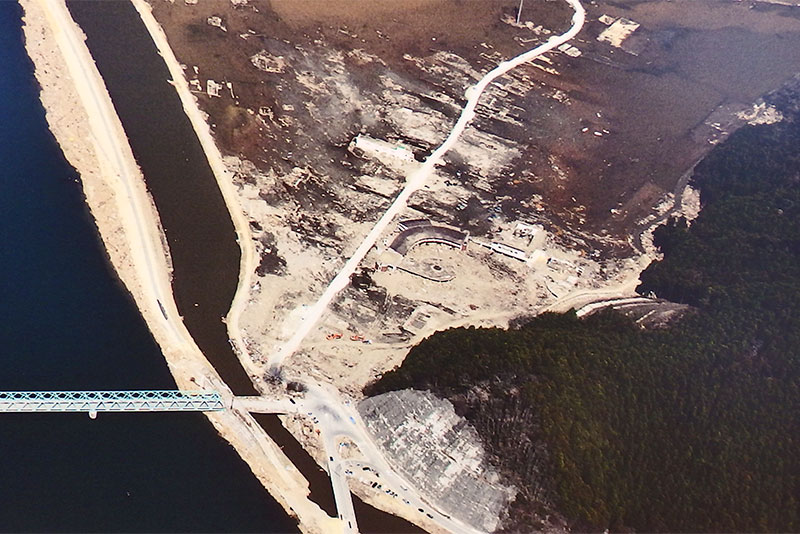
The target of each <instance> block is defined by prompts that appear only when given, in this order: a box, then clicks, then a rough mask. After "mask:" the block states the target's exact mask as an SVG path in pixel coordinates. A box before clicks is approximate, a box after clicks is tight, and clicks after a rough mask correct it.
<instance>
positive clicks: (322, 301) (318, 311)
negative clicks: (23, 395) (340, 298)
mask: <svg viewBox="0 0 800 534" xmlns="http://www.w3.org/2000/svg"><path fill="white" fill-rule="evenodd" d="M565 1H566V2H567V3H568V4H569V5H570V6H571V7H572V8H573V9H574V11H575V13H574V14H573V16H572V26H571V27H570V29H569V30H567V32H566V33H564V34H562V35H557V36H553V37H550V38H549V39H548V40H547V41H546V42H545V43H543V44H541V45H539V46H537V47H536V48H534V49H533V50H529V51H528V52H525V53H524V54H521V55H519V56H517V57H515V58H513V59H510V60H508V61H504V62H502V63H500V64H499V65H498V66H497V67H495V68H494V69H492V70H491V71H489V72H488V73H487V74H486V75H485V76H484V77H483V78H481V80H480V81H479V82H478V83H477V84H475V85H474V86H472V87H470V88H468V89H467V92H466V96H467V104H466V105H465V106H464V109H463V110H462V111H461V115H460V116H459V118H458V121H457V122H456V124H455V126H453V129H452V130H451V131H450V134H449V135H448V136H447V139H445V140H444V142H443V143H442V144H441V145H440V146H439V148H437V149H436V150H434V151H433V153H432V154H431V155H430V156H428V158H427V159H426V160H425V161H424V162H423V163H422V166H421V167H419V168H418V169H417V170H416V171H414V172H413V174H411V175H410V176H408V177H407V178H406V185H405V187H404V188H403V190H402V191H401V192H400V194H399V195H398V196H397V198H396V199H395V200H394V202H392V205H391V206H389V209H388V210H386V212H385V213H384V214H383V216H382V217H381V218H380V219H379V220H378V222H377V223H375V226H373V227H372V230H370V232H369V234H367V236H366V237H365V238H364V240H363V241H362V242H361V244H360V245H359V246H358V248H357V249H356V251H355V252H354V253H353V255H352V256H351V257H350V258H349V259H348V260H347V262H346V263H345V265H344V267H343V268H342V270H341V271H339V273H338V274H337V275H336V276H335V277H334V278H333V280H332V281H331V283H330V284H329V285H328V287H327V288H326V289H325V291H324V292H323V294H322V296H321V297H320V298H319V300H317V302H316V303H314V304H313V305H312V306H309V307H308V309H307V310H306V312H305V314H304V316H303V320H302V321H301V322H300V326H299V328H298V329H297V330H296V331H295V333H294V335H292V337H291V338H290V339H289V340H288V341H287V342H286V343H284V344H282V345H281V346H280V347H279V348H278V350H277V351H276V352H275V353H273V354H272V355H271V356H270V358H269V363H270V366H271V367H273V368H279V367H280V366H281V364H282V363H283V361H284V360H285V359H286V358H288V357H289V356H291V355H292V354H294V353H295V352H296V351H297V349H298V348H299V347H300V344H301V343H302V342H303V340H304V339H305V338H306V336H308V334H309V333H310V332H311V330H312V329H313V328H314V326H315V325H316V324H317V321H319V319H320V317H322V315H323V314H324V313H325V310H327V309H328V306H329V305H330V303H331V302H332V301H333V299H334V298H335V297H336V295H338V294H339V292H341V291H342V290H343V289H344V288H346V287H347V286H348V285H349V284H350V276H351V275H352V274H353V273H354V272H355V271H356V269H357V268H358V266H359V264H360V263H361V261H362V260H363V259H364V257H365V256H366V255H367V253H368V252H369V251H370V249H371V248H372V247H373V246H374V245H375V243H376V242H377V241H378V238H379V237H380V236H381V234H383V232H384V230H386V228H387V227H388V226H389V224H390V223H391V222H392V220H394V218H395V217H396V216H397V215H399V214H400V213H401V212H402V211H403V210H404V209H405V207H406V205H407V204H408V199H409V197H411V195H412V194H414V193H415V192H416V191H418V190H419V189H421V188H422V187H423V186H424V185H425V183H426V182H427V181H428V178H429V177H430V175H431V174H433V172H434V170H435V168H436V166H437V165H438V164H439V163H441V161H442V157H443V156H444V155H445V154H446V153H447V152H448V151H449V150H450V149H451V148H452V147H453V145H454V144H455V143H456V141H458V138H459V137H460V136H461V134H462V133H463V132H464V130H465V129H466V127H467V125H469V123H470V121H471V120H472V119H473V118H474V117H475V108H476V107H477V105H478V100H480V97H481V95H482V94H483V92H484V91H485V90H486V88H487V87H488V86H489V84H490V83H492V82H493V81H494V80H495V79H497V78H499V77H500V76H502V75H504V74H506V73H507V72H508V71H510V70H511V69H513V68H515V67H518V66H520V65H522V64H524V63H528V62H530V61H532V60H534V59H535V58H537V57H539V56H541V55H542V54H544V53H546V52H549V51H550V50H553V49H554V48H556V47H558V46H560V45H562V44H564V43H566V42H567V41H569V40H570V39H572V38H573V37H575V36H576V35H577V34H578V32H579V31H580V30H581V28H582V27H583V24H584V22H585V20H586V11H585V10H584V9H583V6H582V5H581V3H580V0H565Z"/></svg>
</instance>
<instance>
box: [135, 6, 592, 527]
mask: <svg viewBox="0 0 800 534" xmlns="http://www.w3.org/2000/svg"><path fill="white" fill-rule="evenodd" d="M132 1H133V4H134V5H135V7H136V9H137V10H138V12H139V14H140V16H141V17H142V20H143V21H144V22H145V25H146V26H147V28H148V31H149V32H150V34H151V36H152V38H153V40H154V42H155V43H156V45H157V47H158V49H159V51H160V53H161V55H162V56H163V57H164V59H165V62H166V64H167V66H168V68H169V70H170V74H171V76H172V78H173V83H174V86H175V87H176V90H177V92H178V94H179V96H180V98H181V101H182V103H183V107H184V110H185V112H186V114H187V116H188V117H189V118H190V120H191V122H192V125H193V127H194V129H195V131H196V132H197V135H198V137H199V139H200V141H201V143H202V145H203V148H204V150H205V152H206V155H207V158H208V160H209V163H210V165H211V168H212V170H213V172H214V175H215V177H216V179H217V181H218V184H219V187H220V190H221V191H222V193H223V196H224V198H225V201H226V204H227V206H228V209H229V211H230V212H231V217H232V220H233V222H234V226H235V228H236V232H237V235H238V238H239V245H240V247H241V249H242V255H241V263H240V279H239V284H238V287H237V292H236V295H235V297H234V300H233V303H232V306H231V309H230V312H229V313H228V315H227V318H226V320H227V326H228V332H229V336H230V339H231V341H232V342H233V344H234V347H235V349H236V351H237V353H238V355H239V358H240V360H241V363H242V365H243V366H245V367H246V368H247V369H248V371H249V372H250V374H253V373H254V372H259V369H257V368H256V367H255V366H254V365H253V360H252V359H251V358H250V357H249V354H248V351H247V347H246V345H245V343H244V340H243V335H242V332H241V330H240V328H239V317H240V315H241V313H242V312H243V309H244V306H245V304H246V301H247V298H248V295H249V291H250V288H251V285H252V282H253V277H254V274H255V269H256V262H257V257H256V251H255V247H254V244H253V240H252V237H251V233H250V227H249V224H248V221H247V219H246V218H245V216H244V212H243V210H242V208H241V206H240V204H239V200H238V195H237V192H236V190H235V189H234V187H233V181H232V177H231V176H230V174H229V173H228V171H227V169H226V167H225V165H224V163H223V161H222V156H221V154H220V152H219V149H218V148H217V146H216V144H215V143H214V141H213V138H212V136H211V132H210V129H209V126H208V124H207V122H206V119H205V117H204V115H203V114H202V113H201V112H200V110H199V108H198V107H197V102H196V100H195V97H194V96H193V95H192V94H191V92H190V90H189V86H188V83H187V81H186V79H185V77H184V73H183V69H182V68H181V65H180V63H179V62H178V61H177V59H176V57H175V56H174V53H173V51H172V49H171V47H170V46H169V43H168V41H167V38H166V35H165V33H164V32H163V30H162V28H161V27H160V25H159V24H158V23H157V21H156V20H155V19H154V18H153V16H152V13H151V10H150V7H149V5H148V4H147V3H146V2H145V1H144V0H132ZM565 1H566V2H567V3H568V4H569V5H570V6H571V7H572V8H573V10H574V15H573V18H572V24H571V27H570V28H569V29H568V30H567V32H565V33H564V34H562V35H559V36H553V37H551V38H550V39H548V40H547V41H546V42H545V43H543V44H541V45H539V46H537V47H536V48H534V49H532V50H529V51H527V52H525V53H523V54H521V55H519V56H517V57H515V58H513V59H511V60H509V61H506V62H503V63H501V64H500V65H498V66H497V67H496V68H494V69H493V70H492V71H490V72H489V73H488V74H487V75H486V76H484V77H483V78H482V79H481V80H480V81H479V82H478V83H477V84H476V85H475V86H473V87H471V88H470V89H469V90H468V93H467V98H468V100H467V104H466V106H465V107H464V109H463V111H462V113H461V115H460V117H459V119H458V121H457V122H456V124H455V125H454V127H453V129H452V130H451V131H450V132H449V135H448V136H447V138H446V140H445V141H444V143H443V144H442V145H441V146H439V147H438V148H437V149H436V150H435V151H434V152H433V153H432V154H431V155H430V156H429V157H428V158H427V159H426V161H425V162H424V163H423V164H422V166H421V167H419V168H418V169H417V170H416V171H415V172H413V173H412V174H411V175H409V176H408V177H407V180H406V185H405V187H404V189H403V190H402V191H401V192H400V194H399V195H398V196H397V197H396V198H395V200H394V201H393V203H392V204H391V206H390V207H389V209H388V210H387V211H386V212H385V213H384V214H383V215H382V217H381V218H380V219H379V220H378V221H377V222H376V223H375V225H374V226H373V227H372V228H371V230H370V231H369V232H368V233H367V235H366V236H365V238H364V239H363V240H362V241H361V243H360V244H359V246H358V247H357V248H356V250H355V252H354V253H353V254H352V255H351V256H350V257H349V259H347V261H346V263H345V265H344V267H343V268H342V270H341V271H339V273H338V274H337V275H336V276H335V277H334V278H333V279H332V280H331V282H330V284H329V285H328V287H327V288H326V289H325V291H324V292H323V293H322V295H321V296H320V297H319V298H318V300H317V301H316V303H315V304H314V305H313V306H310V307H309V308H308V310H307V311H306V313H305V314H304V317H303V320H302V321H301V322H300V326H299V328H297V329H296V330H295V332H294V334H293V335H292V336H291V338H290V339H289V340H287V342H286V343H284V344H283V345H281V346H280V347H279V348H278V350H277V351H276V352H275V353H273V354H272V356H271V358H270V361H269V364H270V365H271V366H272V367H273V368H279V367H280V365H281V364H282V362H283V360H284V359H285V358H286V357H289V356H291V355H292V354H293V353H294V352H295V351H297V350H298V348H299V347H300V346H301V344H302V343H303V341H304V340H305V338H306V336H307V335H308V333H309V332H310V331H311V330H312V329H313V328H314V326H315V325H316V323H317V321H318V320H319V319H320V317H321V316H322V315H323V314H324V313H325V312H326V310H327V309H328V306H329V305H330V303H331V302H332V301H333V299H334V298H335V297H336V296H337V295H338V294H339V293H340V292H341V291H342V290H343V289H344V288H346V287H347V286H348V284H349V283H350V276H351V275H352V274H353V273H354V272H355V271H356V269H357V268H358V266H359V264H360V263H361V262H362V260H363V259H364V257H365V256H366V255H367V253H368V252H369V250H370V249H371V248H372V247H373V246H374V244H375V243H376V241H377V240H378V239H379V237H380V236H381V235H382V234H383V232H384V231H385V229H386V228H387V227H388V226H389V224H390V223H391V222H392V220H393V219H394V218H395V217H396V216H397V215H398V214H399V213H400V212H401V211H402V210H403V209H404V208H405V206H406V205H407V202H408V199H409V197H410V196H411V195H412V194H413V193H415V192H416V191H418V190H419V189H420V188H422V187H423V186H424V185H425V183H426V181H427V180H428V178H429V177H430V175H431V174H432V173H433V172H434V170H435V167H436V165H438V164H439V163H440V162H441V160H442V157H443V156H444V154H445V153H446V152H447V151H448V150H449V149H450V148H451V147H452V146H453V145H454V144H455V143H456V141H457V140H458V138H459V137H460V136H461V134H462V133H463V131H464V130H465V129H466V127H467V126H468V125H469V123H470V121H471V120H472V119H473V118H474V116H475V107H476V106H477V104H478V101H479V100H480V98H481V96H482V94H483V92H484V90H485V89H486V88H487V87H488V86H489V84H491V82H492V81H494V80H495V79H497V78H498V77H500V76H502V75H504V74H505V73H507V72H508V71H510V70H512V69H514V68H516V67H517V66H519V65H522V64H524V63H526V62H529V61H531V60H533V59H534V58H536V57H539V56H540V55H542V54H544V53H546V52H548V51H550V50H552V49H554V48H556V47H558V46H560V45H561V44H563V43H565V42H567V41H569V40H570V39H572V38H573V37H574V36H575V35H576V34H577V33H578V32H579V31H580V30H581V28H582V26H583V23H584V21H585V11H584V9H583V7H582V5H581V3H580V1H579V0H565ZM259 374H260V373H259ZM306 396H307V397H309V399H308V400H309V401H310V402H311V403H314V402H316V403H319V405H320V406H322V405H324V406H326V407H327V408H329V409H331V410H335V411H337V412H338V413H340V414H347V415H350V414H351V411H349V410H347V409H345V407H344V405H343V403H342V401H341V399H340V398H339V397H338V395H336V393H335V392H334V391H331V390H330V389H328V388H324V389H323V388H319V387H311V388H310V389H309V391H308V392H307V393H306ZM353 415H354V416H356V417H357V415H356V414H354V413H353ZM341 418H342V419H345V417H341ZM361 430H362V432H360V434H359V435H360V436H363V440H364V441H362V443H364V445H370V446H371V445H372V444H371V443H369V444H368V443H367V441H368V438H366V434H365V433H364V432H363V429H361ZM325 439H326V442H327V441H329V440H330V439H332V438H331V436H328V435H326V436H325ZM370 448H371V450H372V453H373V454H374V455H376V456H377V455H380V453H379V452H378V450H377V449H375V448H374V447H370ZM383 465H385V466H386V468H385V470H384V472H388V471H389V467H388V465H387V464H385V463H384V464H383ZM335 482H336V481H334V484H335ZM334 489H336V486H335V487H334ZM341 504H346V503H340V502H338V501H337V507H339V505H341ZM344 508H345V513H346V509H347V508H351V506H350V507H347V506H345V507H344ZM339 513H340V515H341V514H342V513H343V509H342V508H339ZM347 515H348V516H349V515H351V514H347ZM404 515H405V514H404ZM354 521H355V518H353V522H354ZM348 523H349V522H348ZM301 524H302V517H301ZM426 526H427V527H428V528H430V527H431V525H426ZM449 526H450V528H452V525H449ZM433 527H434V528H435V527H436V525H433ZM464 527H466V525H462V528H460V529H457V530H463V529H464ZM342 528H344V530H345V531H350V529H351V528H353V527H345V526H344V525H342V526H341V527H340V528H339V529H337V530H341V529H342ZM437 530H438V529H437Z"/></svg>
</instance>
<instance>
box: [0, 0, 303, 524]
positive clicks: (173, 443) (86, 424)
mask: <svg viewBox="0 0 800 534" xmlns="http://www.w3.org/2000/svg"><path fill="white" fill-rule="evenodd" d="M20 17H21V9H20V7H19V6H18V5H17V4H16V3H15V2H0V47H2V50H3V53H2V54H0V74H1V75H0V359H2V369H3V371H2V372H0V389H3V390H48V389H83V388H86V389H128V388H130V389H158V388H169V389H172V388H175V383H174V382H173V380H172V378H171V376H170V374H169V372H168V369H167V366H166V363H165V362H164V358H163V356H162V355H161V353H160V350H159V348H158V347H157V346H156V344H155V342H154V341H153V339H152V337H151V336H150V334H149V332H148V330H147V327H146V325H145V324H144V322H143V320H142V319H141V317H140V315H139V313H138V310H137V309H136V307H135V305H134V302H133V300H132V299H131V298H130V296H129V295H128V293H127V292H126V290H125V289H124V288H123V287H122V285H121V284H120V282H119V280H118V279H117V277H116V275H115V273H114V272H113V271H112V270H111V267H110V265H109V263H108V261H107V258H106V254H105V251H104V249H103V247H102V244H101V242H100V241H99V238H98V235H97V231H96V228H95V226H94V223H93V221H92V219H91V217H90V215H89V213H88V211H87V209H86V206H85V204H84V199H83V193H82V191H81V187H80V184H79V182H78V179H77V178H78V177H77V175H76V173H75V171H74V170H73V169H72V168H71V167H70V165H69V164H68V163H67V162H66V161H65V160H64V157H63V155H62V153H61V151H60V150H59V148H58V146H57V144H56V142H55V140H54V139H53V136H52V134H51V133H50V131H49V130H48V127H47V124H46V122H45V119H44V110H43V109H42V107H41V104H40V102H39V100H38V86H37V84H36V81H35V79H34V77H33V66H32V64H31V62H30V60H29V59H28V57H27V55H26V53H25V49H24V47H23V36H22V31H21V20H20ZM0 420H2V424H1V425H0V479H1V480H2V481H3V484H0V517H1V518H2V520H0V530H2V531H12V532H26V531H27V532H30V531H38V532H41V531H58V532H108V531H139V532H143V531H146V532H173V531H174V532H209V531H214V532H217V531H226V532H264V531H268V532H285V531H290V530H295V526H294V522H293V521H291V520H289V518H288V517H287V516H286V514H285V513H284V512H283V510H282V509H281V508H280V507H279V506H278V505H277V503H275V502H274V501H273V500H272V499H271V497H270V496H269V494H268V493H267V492H266V491H265V490H264V489H263V487H262V486H261V485H260V484H259V483H258V481H257V480H256V479H255V477H253V475H252V474H251V472H250V469H249V468H248V466H247V465H246V464H245V463H244V462H242V461H241V459H239V457H238V456H237V454H236V453H235V451H234V450H233V449H232V448H231V447H230V446H229V445H228V444H227V443H225V442H224V441H223V440H222V439H221V438H219V437H218V435H217V434H216V432H215V430H214V429H213V427H212V426H211V425H210V423H209V422H208V421H207V419H206V418H205V416H203V415H202V414H199V413H194V414H193V413H188V414H100V415H99V416H98V418H97V419H96V420H94V421H92V420H90V419H89V418H88V417H86V415H85V414H5V415H0Z"/></svg>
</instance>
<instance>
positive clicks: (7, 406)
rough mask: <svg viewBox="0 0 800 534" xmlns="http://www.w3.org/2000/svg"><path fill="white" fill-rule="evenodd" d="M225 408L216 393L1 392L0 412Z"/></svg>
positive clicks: (141, 391)
mask: <svg viewBox="0 0 800 534" xmlns="http://www.w3.org/2000/svg"><path fill="white" fill-rule="evenodd" d="M223 409H225V406H224V405H223V403H222V397H221V396H220V394H219V393H218V392H216V391H178V390H129V391H0V413H2V412H89V413H97V412H183V411H193V412H197V411H201V412H207V411H219V410H223Z"/></svg>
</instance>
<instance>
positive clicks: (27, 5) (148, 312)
mask: <svg viewBox="0 0 800 534" xmlns="http://www.w3.org/2000/svg"><path fill="white" fill-rule="evenodd" d="M21 3H22V6H23V8H24V10H25V18H24V31H25V36H26V47H27V50H28V53H29V55H30V57H31V59H32V60H33V63H34V66H35V75H36V78H37V80H38V81H39V83H40V85H41V87H42V90H41V100H42V103H43V105H44V108H45V110H46V115H47V120H48V123H49V124H50V127H51V130H52V131H53V133H54V135H55V137H56V139H57V140H58V142H59V144H60V146H61V148H62V150H63V151H64V154H65V156H66V157H67V159H68V161H69V162H70V163H71V164H72V165H73V166H74V167H75V168H76V169H77V170H78V172H79V173H80V176H81V181H82V183H83V188H84V192H85V195H86V201H87V204H88V205H89V208H90V210H91V213H92V215H93V217H94V218H95V221H96V224H97V227H98V231H99V233H100V236H101V238H102V240H103V242H104V244H105V246H106V250H107V251H108V254H109V258H110V261H111V262H112V264H113V266H114V268H115V270H116V271H117V273H118V274H119V276H120V279H121V280H122V282H123V283H124V284H125V286H126V287H127V288H128V290H129V291H130V293H131V295H132V296H133V298H134V300H135V301H136V304H137V306H138V307H139V309H140V310H141V312H142V315H143V316H144V318H145V320H146V322H147V324H148V327H149V328H150V330H151V332H152V333H153V335H154V337H155V339H156V341H157V342H158V343H159V345H160V346H161V348H162V351H163V353H164V356H165V358H166V360H167V363H168V365H169V368H170V371H171V372H172V375H173V376H174V378H175V381H176V383H177V385H178V387H180V388H181V389H185V390H192V389H215V390H217V391H220V392H221V393H222V394H223V396H224V397H225V398H226V399H227V400H228V401H229V400H230V398H231V396H232V394H231V392H230V390H228V388H227V387H226V386H225V384H224V383H223V382H222V380H221V379H220V378H219V376H218V375H217V373H216V371H215V370H214V369H213V367H212V366H211V365H210V364H209V363H208V361H207V360H206V359H205V357H204V356H203V354H202V353H201V352H200V351H199V349H198V348H197V347H196V345H194V343H193V341H192V340H191V336H189V334H188V332H187V331H186V330H185V328H183V325H182V323H179V324H173V323H166V322H165V321H164V318H163V317H162V315H161V312H160V310H159V309H158V307H157V306H156V302H157V300H160V301H161V302H163V305H164V307H165V308H166V310H167V313H168V314H169V315H170V316H172V317H178V313H177V309H176V307H175V304H174V301H173V300H172V296H171V293H169V276H170V274H169V273H170V269H169V255H168V251H167V248H166V246H165V240H164V237H163V232H162V231H161V230H160V226H159V223H158V215H157V213H156V211H155V208H154V205H153V202H152V199H151V198H150V197H149V195H148V194H147V191H146V189H145V185H144V180H143V177H142V176H141V173H140V172H139V170H138V168H137V167H136V163H135V161H134V159H133V155H132V154H131V152H130V148H129V147H128V143H127V138H126V137H125V134H124V131H123V130H122V126H121V124H119V120H118V118H117V117H116V115H115V114H114V113H113V112H112V113H110V114H109V113H107V112H108V109H113V107H111V104H110V98H109V97H108V93H107V92H106V91H105V88H104V86H103V82H102V78H101V77H100V75H99V73H98V72H97V70H96V68H95V67H94V63H93V61H92V60H91V56H90V55H89V52H88V50H87V49H86V48H85V46H81V47H78V48H77V49H75V48H71V47H70V46H68V43H67V42H66V41H64V38H63V35H64V34H65V33H68V32H76V34H77V35H79V36H80V37H81V45H82V34H81V33H80V29H78V28H77V26H76V25H74V22H73V21H72V19H71V18H70V17H69V14H68V12H67V10H66V7H65V6H64V4H63V2H60V1H58V0H56V1H51V0H22V2H21ZM53 28H58V32H55V33H54V32H53ZM86 72H88V73H89V75H88V77H86V76H84V75H83V74H82V73H86ZM92 86H94V88H95V89H98V88H99V89H98V92H99V93H101V95H102V98H100V100H102V102H101V104H100V105H101V106H107V108H106V109H105V110H102V109H101V108H99V107H98V106H96V105H94V104H93V103H92V98H91V88H92ZM102 113H106V116H105V118H106V119H107V120H106V122H104V121H103V120H102V118H103V117H102ZM108 124H111V125H112V126H111V131H109V130H108ZM104 139H105V140H109V139H112V140H113V142H111V141H103V140H104ZM120 165H122V166H124V172H121V167H120ZM137 209H139V210H141V211H142V213H139V214H138V216H139V217H138V223H137V222H135V220H137V215H136V214H135V213H134V211H136V210H137ZM137 228H139V229H142V232H141V233H140V234H137V231H136V229H137ZM148 250H149V252H150V253H151V256H150V257H151V259H152V260H153V261H154V262H155V264H156V267H157V268H156V271H157V274H156V277H157V278H158V284H161V285H162V288H163V287H166V288H167V291H168V294H167V296H166V297H165V296H164V295H163V294H159V292H158V289H154V287H155V288H157V286H158V284H156V285H155V286H154V285H153V284H152V283H151V281H150V280H148V275H146V274H145V273H144V270H145V266H146V264H147V262H146V261H143V260H142V258H143V257H144V256H146V255H147V251H148ZM206 415H207V416H208V418H209V419H210V421H211V422H212V424H214V426H215V427H216V428H217V430H218V431H219V432H220V434H221V435H222V436H223V437H224V438H225V439H226V440H227V441H228V442H230V443H231V445H233V447H234V448H235V449H236V450H237V452H238V453H239V454H240V456H241V457H242V458H243V459H244V460H245V461H246V462H247V463H248V464H249V465H250V467H251V469H252V470H253V473H254V474H255V475H256V476H257V477H258V478H259V480H261V482H262V483H263V484H264V485H265V487H267V489H268V490H269V491H270V493H271V494H272V495H273V496H274V497H275V498H276V499H277V500H278V501H279V502H280V503H281V504H282V505H283V507H284V508H285V509H286V510H287V512H289V513H290V514H292V515H294V516H296V517H298V518H299V519H300V521H301V529H302V530H303V531H304V532H313V533H316V532H327V531H330V529H331V528H332V527H333V525H335V524H336V523H338V520H337V519H332V518H330V517H328V516H327V514H325V513H324V512H323V511H322V510H321V509H320V508H319V507H318V506H317V505H316V504H314V503H313V502H311V501H309V500H308V499H307V498H306V496H307V494H308V483H307V481H306V480H305V479H304V478H303V477H302V476H301V475H300V474H299V472H298V471H297V470H296V469H295V468H294V466H293V465H292V464H291V463H290V462H289V461H288V459H287V458H286V457H285V456H284V455H283V453H282V452H281V451H280V449H279V448H278V447H277V446H276V445H275V444H274V443H273V442H272V441H271V440H270V439H269V437H268V436H267V435H266V433H265V432H264V431H263V429H262V428H261V427H260V426H259V425H258V424H257V423H256V422H255V420H254V419H253V418H252V417H251V416H250V414H247V413H242V412H239V411H238V410H226V411H224V412H214V413H207V414H206Z"/></svg>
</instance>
